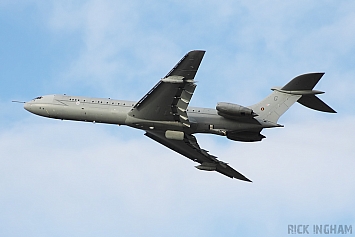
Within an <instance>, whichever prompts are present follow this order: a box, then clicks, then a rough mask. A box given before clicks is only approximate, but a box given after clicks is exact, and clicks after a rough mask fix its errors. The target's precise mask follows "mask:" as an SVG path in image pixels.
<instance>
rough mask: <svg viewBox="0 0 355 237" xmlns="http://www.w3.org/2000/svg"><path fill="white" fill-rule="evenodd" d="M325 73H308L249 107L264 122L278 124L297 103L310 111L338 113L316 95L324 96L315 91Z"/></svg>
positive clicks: (276, 88) (274, 89)
mask: <svg viewBox="0 0 355 237" xmlns="http://www.w3.org/2000/svg"><path fill="white" fill-rule="evenodd" d="M323 75H324V73H307V74H303V75H299V76H297V77H295V78H294V79H292V80H291V81H290V82H289V83H287V84H286V85H285V86H284V87H282V88H278V87H274V88H272V89H271V90H273V92H272V93H271V94H270V95H269V96H268V97H266V98H265V99H264V100H262V101H261V102H259V103H257V104H255V105H252V106H248V107H249V108H251V109H252V110H253V111H254V112H255V113H256V114H257V115H258V116H257V118H261V119H263V120H266V121H269V122H272V123H275V124H276V123H277V121H278V119H279V118H280V117H281V115H283V114H284V113H285V112H286V111H287V110H288V109H289V108H290V107H291V106H292V105H293V104H294V103H295V102H298V103H300V104H302V105H304V106H306V107H308V108H310V109H314V110H318V111H322V112H328V113H336V111H334V110H333V109H332V108H331V107H329V106H328V105H327V104H326V103H324V102H323V101H322V100H320V99H319V98H318V97H317V96H316V95H317V94H323V93H324V92H322V91H317V90H313V88H314V87H315V85H316V84H317V83H318V81H319V80H320V79H321V78H322V76H323Z"/></svg>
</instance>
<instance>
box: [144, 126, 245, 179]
mask: <svg viewBox="0 0 355 237" xmlns="http://www.w3.org/2000/svg"><path fill="white" fill-rule="evenodd" d="M144 135H146V136H147V137H149V138H151V139H153V140H155V141H157V142H159V143H160V144H162V145H164V146H166V147H168V148H170V149H172V150H174V151H176V152H177V153H180V154H181V155H184V156H186V157H187V158H189V159H191V160H193V161H195V162H198V163H200V164H201V165H198V166H195V167H196V168H198V169H200V170H207V171H217V172H219V173H221V174H224V175H226V176H228V177H230V178H235V179H240V180H243V181H248V182H251V180H249V179H248V178H246V177H245V176H244V175H242V174H241V173H239V172H238V171H236V170H235V169H233V168H232V167H230V166H229V165H228V164H227V163H224V162H223V161H220V160H218V159H217V157H215V156H213V155H210V154H208V151H206V150H204V149H201V148H200V146H199V145H198V143H197V140H196V138H195V136H193V135H191V134H186V133H185V135H184V139H183V140H181V141H179V140H171V139H167V138H166V137H165V134H164V132H163V131H146V133H145V134H144Z"/></svg>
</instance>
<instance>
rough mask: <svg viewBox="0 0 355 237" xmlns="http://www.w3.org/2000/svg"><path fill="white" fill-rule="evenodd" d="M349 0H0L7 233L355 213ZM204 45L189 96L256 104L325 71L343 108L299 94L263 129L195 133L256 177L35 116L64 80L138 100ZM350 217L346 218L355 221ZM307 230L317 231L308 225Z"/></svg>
mask: <svg viewBox="0 0 355 237" xmlns="http://www.w3.org/2000/svg"><path fill="white" fill-rule="evenodd" d="M354 9H355V3H354V2H353V1H324V2H322V3H320V1H253V2H250V1H228V0H227V1H223V2H221V1H165V2H162V1H129V2H128V1H110V0H101V1H98V0H91V1H69V0H67V1H40V0H31V1H23V0H12V1H9V0H2V1H0V32H1V34H0V42H1V44H0V55H1V57H0V104H1V107H2V109H1V111H0V119H1V123H0V162H1V165H0V235H1V236H286V235H287V227H288V225H289V224H305V225H314V224H318V225H321V224H323V225H325V224H337V225H340V224H343V225H353V229H354V228H355V212H354V210H355V205H354V204H355V203H354V199H355V185H354V180H355V174H354V171H353V170H354V168H353V167H354V166H355V159H354V152H355V147H354V144H353V143H354V142H353V132H354V131H355V125H354V121H355V112H354V109H353V108H354V101H355V94H354V91H355V80H354V76H355V68H354V65H355V44H354V42H355V34H354V32H355V11H354ZM192 49H204V50H206V54H205V57H204V59H203V61H202V64H201V67H200V69H199V72H198V73H197V76H196V80H197V81H198V86H197V89H196V91H195V94H194V97H193V100H192V101H191V105H193V106H202V107H215V105H216V103H217V102H219V101H229V102H233V103H238V104H241V105H245V106H246V105H250V104H254V103H256V102H258V101H259V100H261V99H263V98H264V97H265V96H267V95H268V93H270V88H271V87H273V86H282V85H284V84H286V83H287V82H288V81H289V80H291V79H292V78H293V77H295V76H297V75H299V74H303V73H306V72H325V75H324V77H323V78H322V80H321V81H320V82H319V83H318V85H317V87H316V89H319V90H322V91H326V93H325V94H324V95H320V98H322V99H323V100H324V101H326V102H327V103H328V104H329V105H330V106H331V107H333V108H334V109H335V110H336V111H337V112H338V113H337V114H326V113H320V112H316V111H312V110H310V109H307V108H305V107H303V106H301V105H299V104H295V105H294V106H293V107H292V108H291V109H290V110H289V111H288V112H287V113H286V114H285V115H284V116H283V117H282V118H281V119H280V120H279V122H280V123H281V124H284V125H285V127H284V128H282V129H270V130H266V131H263V134H264V135H266V137H267V139H265V140H263V141H262V142H260V143H251V144H249V143H238V142H232V141H229V140H227V139H226V138H222V137H217V136H212V135H210V136H206V135H198V136H197V137H198V140H199V143H200V145H201V147H203V148H205V149H207V150H209V151H210V153H211V154H213V155H216V156H218V157H219V158H220V159H221V160H223V161H226V162H229V163H230V164H231V166H232V167H234V168H235V169H237V170H238V171H240V172H241V173H243V174H244V175H245V176H247V177H248V178H250V179H251V180H253V183H245V182H241V181H237V180H231V179H228V178H226V177H223V176H222V175H219V174H217V173H206V172H202V171H198V170H196V169H195V168H194V167H193V166H194V165H195V164H194V163H193V162H191V161H190V160H188V159H186V158H184V157H182V156H180V155H179V154H176V153H174V152H172V151H170V150H169V149H166V148H165V147H163V146H161V145H159V144H157V143H155V142H153V141H151V140H149V139H148V138H146V137H145V136H143V132H141V131H137V130H133V129H129V128H126V127H122V126H121V127H118V126H113V125H111V126H110V125H100V124H95V125H94V124H86V123H79V122H70V121H57V120H50V119H46V118H41V117H36V116H34V115H32V114H30V113H28V112H27V111H25V110H24V109H23V107H22V105H21V104H15V103H11V100H22V101H27V100H30V99H32V98H34V97H37V96H40V95H45V94H55V93H66V94H73V95H87V96H95V97H111V98H117V99H127V100H139V99H140V98H141V97H142V96H143V95H144V94H145V93H146V92H147V91H148V90H150V89H151V87H152V86H154V85H155V83H156V82H157V81H158V80H159V79H160V78H161V77H163V76H165V75H166V73H167V72H169V70H170V69H171V68H172V67H173V66H174V65H175V64H176V62H177V61H178V60H179V59H180V58H181V57H182V56H183V55H184V54H185V53H186V52H188V51H190V50H192ZM354 231H355V229H354ZM310 235H312V234H310Z"/></svg>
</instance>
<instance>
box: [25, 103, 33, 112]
mask: <svg viewBox="0 0 355 237" xmlns="http://www.w3.org/2000/svg"><path fill="white" fill-rule="evenodd" d="M23 107H24V108H25V110H27V111H28V112H32V111H31V107H32V105H31V102H26V103H25V105H24V106H23Z"/></svg>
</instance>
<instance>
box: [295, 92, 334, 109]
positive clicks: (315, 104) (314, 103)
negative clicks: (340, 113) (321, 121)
mask: <svg viewBox="0 0 355 237" xmlns="http://www.w3.org/2000/svg"><path fill="white" fill-rule="evenodd" d="M297 102H298V103H300V104H301V105H304V106H306V107H308V108H310V109H314V110H318V111H322V112H328V113H336V111H335V110H334V109H332V108H330V107H329V106H328V105H327V104H326V103H324V102H323V101H322V100H321V99H319V98H318V97H317V96H315V95H303V96H302V97H301V98H300V99H299V100H298V101H297Z"/></svg>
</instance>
